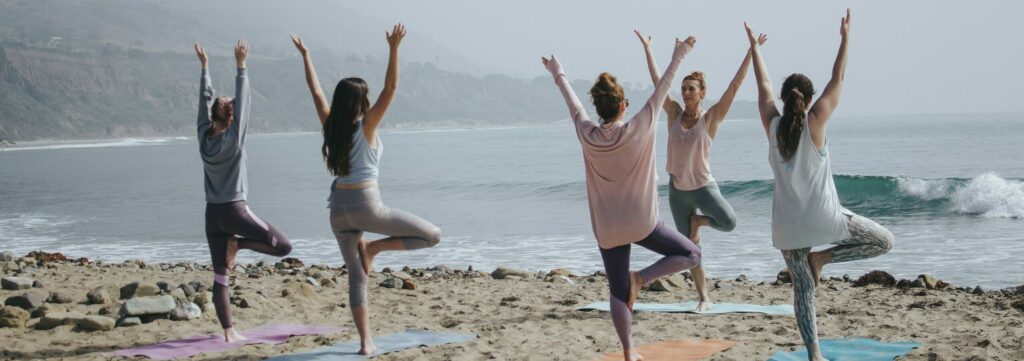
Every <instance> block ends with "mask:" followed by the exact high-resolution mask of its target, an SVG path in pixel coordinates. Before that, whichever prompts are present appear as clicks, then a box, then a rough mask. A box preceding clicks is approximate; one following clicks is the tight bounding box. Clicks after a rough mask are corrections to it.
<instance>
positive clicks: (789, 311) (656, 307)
mask: <svg viewBox="0 0 1024 361" xmlns="http://www.w3.org/2000/svg"><path fill="white" fill-rule="evenodd" d="M576 310H577V311H589V310H598V311H608V310H610V307H609V305H608V302H594V303H591V304H589V305H586V306H583V307H580V308H577V309H576ZM633 310H634V311H646V312H685V313H700V314H720V313H764V314H769V315H790V316H791V315H793V306H792V305H770V306H764V305H751V304H745V303H724V302H723V303H712V304H711V307H710V308H708V310H707V311H703V312H697V302H693V301H690V302H682V303H637V304H635V305H633Z"/></svg>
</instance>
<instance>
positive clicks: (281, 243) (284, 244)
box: [276, 239, 292, 257]
mask: <svg viewBox="0 0 1024 361" xmlns="http://www.w3.org/2000/svg"><path fill="white" fill-rule="evenodd" d="M276 248H277V256H278V257H284V256H287V255H289V254H291V253H292V243H291V242H289V241H288V240H287V239H278V240H277V247H276Z"/></svg>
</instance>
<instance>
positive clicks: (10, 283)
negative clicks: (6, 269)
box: [0, 277, 32, 291]
mask: <svg viewBox="0 0 1024 361" xmlns="http://www.w3.org/2000/svg"><path fill="white" fill-rule="evenodd" d="M0 286H3V289H5V290H8V291H17V290H26V289H29V288H32V279H31V278H26V277H4V278H0Z"/></svg>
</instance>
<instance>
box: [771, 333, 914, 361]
mask: <svg viewBox="0 0 1024 361" xmlns="http://www.w3.org/2000/svg"><path fill="white" fill-rule="evenodd" d="M818 347H820V348H821V355H822V356H825V358H826V359H828V360H829V361H892V360H894V359H896V358H897V357H900V356H903V355H905V354H907V353H908V352H910V351H911V350H913V349H915V348H918V347H921V344H920V343H917V342H913V341H901V342H880V341H875V340H872V339H869V338H847V339H840V340H819V341H818ZM768 361H807V349H806V348H801V349H799V350H796V351H793V352H782V351H779V352H776V353H775V354H774V355H772V357H771V358H770V359H768Z"/></svg>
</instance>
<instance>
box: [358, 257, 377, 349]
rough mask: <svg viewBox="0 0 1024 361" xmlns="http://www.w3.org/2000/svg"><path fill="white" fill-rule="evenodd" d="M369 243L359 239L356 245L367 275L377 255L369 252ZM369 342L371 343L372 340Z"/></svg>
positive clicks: (371, 269)
mask: <svg viewBox="0 0 1024 361" xmlns="http://www.w3.org/2000/svg"><path fill="white" fill-rule="evenodd" d="M369 244H370V242H369V241H367V240H365V239H360V240H359V245H358V246H357V247H358V248H359V259H360V260H361V261H362V262H363V272H366V275H367V276H369V275H370V272H371V271H373V257H375V256H377V253H371V252H370V247H369ZM370 344H371V345H373V343H372V341H371V343H370ZM374 349H376V346H374Z"/></svg>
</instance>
